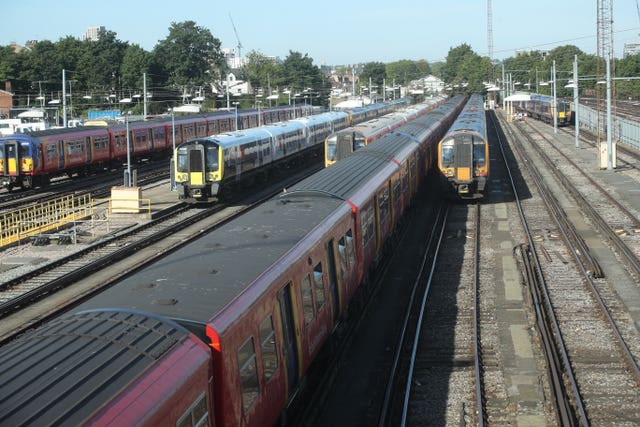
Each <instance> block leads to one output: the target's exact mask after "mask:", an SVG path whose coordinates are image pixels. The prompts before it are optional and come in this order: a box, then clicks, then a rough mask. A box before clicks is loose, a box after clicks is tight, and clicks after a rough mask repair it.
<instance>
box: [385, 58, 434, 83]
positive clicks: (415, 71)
mask: <svg viewBox="0 0 640 427" xmlns="http://www.w3.org/2000/svg"><path fill="white" fill-rule="evenodd" d="M430 72H431V67H429V63H428V62H427V61H424V60H423V61H410V60H408V59H404V60H401V61H396V62H390V63H388V64H387V65H386V75H387V80H391V81H395V83H396V84H401V85H407V84H408V83H409V82H410V81H411V80H416V79H419V78H420V77H424V76H426V75H428V74H429V73H430ZM389 83H390V82H389V81H387V84H389Z"/></svg>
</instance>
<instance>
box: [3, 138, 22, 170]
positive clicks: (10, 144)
mask: <svg viewBox="0 0 640 427" xmlns="http://www.w3.org/2000/svg"><path fill="white" fill-rule="evenodd" d="M18 146H19V144H18V141H15V140H14V141H5V142H4V145H3V146H2V157H4V168H3V171H2V172H3V173H4V175H18V174H19V171H18V165H19V164H20V158H19V151H20V150H19V149H18Z"/></svg>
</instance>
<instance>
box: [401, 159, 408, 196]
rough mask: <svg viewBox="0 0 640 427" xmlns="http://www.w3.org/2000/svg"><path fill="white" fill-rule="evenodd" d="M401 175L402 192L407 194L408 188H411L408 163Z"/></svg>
mask: <svg viewBox="0 0 640 427" xmlns="http://www.w3.org/2000/svg"><path fill="white" fill-rule="evenodd" d="M400 174H401V176H400V180H401V181H402V182H401V186H402V192H403V193H406V192H407V188H408V187H409V173H408V171H407V167H406V163H405V166H404V167H403V168H402V171H401V172H400Z"/></svg>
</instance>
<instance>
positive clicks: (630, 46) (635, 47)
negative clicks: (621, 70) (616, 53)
mask: <svg viewBox="0 0 640 427" xmlns="http://www.w3.org/2000/svg"><path fill="white" fill-rule="evenodd" d="M639 53H640V42H630V43H625V44H624V49H623V51H622V57H623V58H626V57H627V56H633V55H637V54H639Z"/></svg>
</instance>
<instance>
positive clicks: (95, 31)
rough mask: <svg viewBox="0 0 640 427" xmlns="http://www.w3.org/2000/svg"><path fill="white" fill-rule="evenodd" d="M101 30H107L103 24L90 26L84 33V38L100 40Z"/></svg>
mask: <svg viewBox="0 0 640 427" xmlns="http://www.w3.org/2000/svg"><path fill="white" fill-rule="evenodd" d="M101 31H105V28H104V27H103V26H102V25H100V26H92V27H88V28H87V31H86V32H85V33H84V34H83V35H82V40H91V41H94V42H95V41H98V39H99V38H100V32H101Z"/></svg>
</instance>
